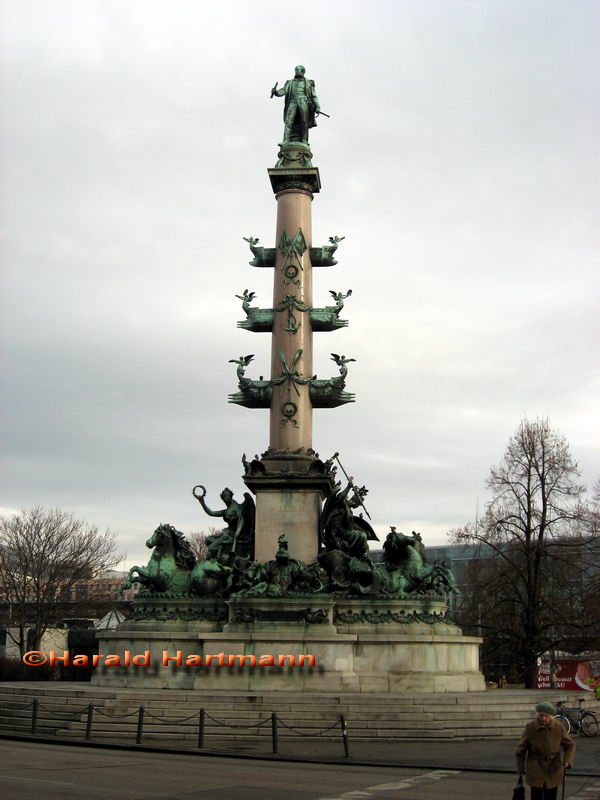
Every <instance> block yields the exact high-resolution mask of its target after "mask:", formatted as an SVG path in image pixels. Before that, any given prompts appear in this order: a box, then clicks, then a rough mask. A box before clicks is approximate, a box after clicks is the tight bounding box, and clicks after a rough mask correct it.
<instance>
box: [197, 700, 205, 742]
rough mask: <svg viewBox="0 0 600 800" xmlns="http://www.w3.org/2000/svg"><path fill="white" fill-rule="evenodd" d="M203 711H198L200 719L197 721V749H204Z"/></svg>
mask: <svg viewBox="0 0 600 800" xmlns="http://www.w3.org/2000/svg"><path fill="white" fill-rule="evenodd" d="M204 713H205V712H204V709H203V708H201V709H200V719H199V720H198V747H204Z"/></svg>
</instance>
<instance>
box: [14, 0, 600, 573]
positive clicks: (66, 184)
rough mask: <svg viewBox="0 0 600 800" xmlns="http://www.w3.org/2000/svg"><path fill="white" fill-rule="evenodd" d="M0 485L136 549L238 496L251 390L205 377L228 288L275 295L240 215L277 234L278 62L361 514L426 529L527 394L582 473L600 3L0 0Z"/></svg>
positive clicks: (592, 431) (598, 393)
mask: <svg viewBox="0 0 600 800" xmlns="http://www.w3.org/2000/svg"><path fill="white" fill-rule="evenodd" d="M0 8H1V19H0V73H1V78H0V80H1V91H2V94H1V111H2V118H3V133H2V135H1V157H2V165H1V169H2V188H1V190H0V196H1V197H0V199H1V207H0V215H1V224H2V238H1V247H2V264H3V277H2V300H1V303H2V307H1V327H2V345H3V347H2V367H1V375H2V384H3V387H2V391H3V398H2V405H3V422H2V465H1V466H2V475H1V493H0V506H1V507H2V510H3V511H4V512H12V511H14V510H18V509H19V508H23V507H30V506H32V505H34V504H43V505H52V506H58V507H60V508H63V509H66V510H69V511H72V512H74V513H75V514H77V515H80V516H83V517H84V518H86V519H87V520H88V521H89V522H92V523H95V524H96V525H98V526H99V527H101V528H105V527H107V526H108V527H111V528H112V529H114V530H116V531H118V532H119V535H120V541H121V544H122V547H123V548H125V549H126V550H127V551H128V559H127V563H128V564H131V563H136V562H137V563H146V561H147V558H148V555H149V553H148V551H147V550H146V548H145V547H144V542H145V540H146V538H147V537H148V536H149V535H150V534H151V533H152V531H153V530H154V528H155V527H156V526H157V525H158V524H160V523H161V522H170V523H172V524H174V525H175V526H176V527H177V528H179V529H180V530H182V531H184V532H185V533H190V532H192V531H195V530H203V529H204V530H206V529H207V528H208V526H209V525H210V524H211V523H212V522H213V520H211V519H210V518H208V517H206V516H205V515H204V514H203V512H202V510H201V509H200V507H199V506H198V504H197V503H196V501H195V500H193V498H192V497H191V494H190V492H191V488H192V486H194V484H196V483H203V484H205V485H206V486H207V489H208V497H207V501H208V504H209V505H211V506H212V507H213V508H214V507H219V503H220V501H219V499H218V493H219V491H220V490H221V489H222V488H223V487H224V486H226V485H227V486H230V487H231V488H232V489H233V490H234V491H235V493H236V497H238V499H239V498H241V493H242V491H243V490H244V488H245V487H244V485H243V482H242V480H241V473H242V468H241V463H240V459H241V455H242V453H244V452H245V453H247V454H248V455H253V454H254V453H255V452H262V451H263V450H264V449H265V448H266V446H267V445H268V412H267V411H256V410H249V409H245V408H241V407H238V406H234V405H228V404H227V394H228V393H229V392H232V391H235V390H236V388H237V387H236V378H235V365H232V364H228V363H227V362H228V359H230V358H235V357H237V356H239V354H240V353H244V354H245V353H255V354H256V359H255V361H254V362H253V364H252V365H251V366H250V368H249V369H248V373H247V374H248V377H253V378H256V377H258V375H259V373H260V374H264V373H268V364H269V337H268V336H267V335H266V334H262V335H261V334H252V333H249V332H248V331H244V330H238V329H236V321H237V320H239V319H242V318H243V313H242V312H241V308H240V304H239V301H238V300H236V299H235V297H234V295H235V294H241V292H242V291H243V290H244V289H245V288H248V289H250V290H254V291H256V292H257V294H258V297H257V301H258V304H259V305H261V306H263V307H265V306H266V307H268V306H269V305H270V301H271V292H272V273H271V272H270V271H269V270H257V269H253V268H252V267H250V266H249V265H248V261H249V259H250V258H251V255H250V253H249V250H248V247H247V244H246V243H245V242H244V241H243V240H242V237H243V236H250V235H254V236H259V237H260V238H261V243H262V244H264V245H265V246H273V245H274V232H275V212H276V205H275V201H274V198H273V193H272V191H271V188H270V185H269V181H268V178H267V172H266V170H267V168H268V167H271V166H274V163H275V160H276V156H277V142H278V141H280V138H281V135H282V109H283V100H282V99H273V100H270V99H269V92H270V88H271V86H272V85H273V84H274V83H275V81H279V84H280V85H282V83H283V81H284V80H286V79H287V78H289V77H291V76H292V74H293V67H294V65H295V64H297V63H302V64H304V65H305V66H306V70H307V76H308V77H310V78H312V79H314V80H315V81H316V87H317V93H318V95H319V98H320V101H321V106H322V108H323V110H324V111H326V112H327V113H329V114H330V115H331V119H325V118H323V117H321V118H320V120H319V124H318V127H317V128H316V129H314V130H312V131H311V144H312V148H313V152H314V154H315V158H314V163H315V164H316V165H317V166H318V167H319V169H320V172H321V181H322V185H323V188H322V192H321V194H319V195H316V196H315V200H314V202H313V239H314V242H315V244H321V243H325V242H326V241H327V238H328V237H329V236H331V235H333V234H338V235H345V236H346V239H345V240H344V241H343V242H342V244H341V245H340V248H339V250H338V260H339V264H338V266H337V267H334V268H332V269H327V270H325V269H322V270H318V271H315V293H314V302H315V305H325V304H326V303H327V302H328V299H329V294H328V291H329V289H336V290H344V291H345V290H347V289H348V288H351V289H352V290H353V294H352V297H351V298H350V299H349V300H348V301H347V302H346V307H345V309H344V314H343V316H345V317H346V318H347V319H349V320H350V325H349V327H348V328H347V329H345V330H343V331H338V332H335V333H328V334H325V333H322V334H317V335H316V336H315V352H316V360H315V366H316V372H317V373H318V375H319V377H329V376H332V375H334V374H336V372H337V369H336V367H335V365H334V364H333V363H332V362H330V361H329V354H330V353H331V351H334V352H337V353H345V354H346V355H347V356H352V357H354V358H356V359H357V361H356V363H355V364H351V365H350V368H351V369H350V373H349V377H348V387H347V388H348V390H349V391H353V392H355V393H356V403H355V404H354V405H353V406H345V407H342V408H338V409H333V410H327V409H324V410H317V411H316V412H315V425H314V447H315V449H316V450H318V451H319V452H320V454H321V456H322V457H324V458H326V457H329V456H330V455H331V454H332V453H333V452H334V451H335V450H339V452H340V457H341V459H342V462H343V463H344V466H345V467H346V469H347V470H348V472H349V473H350V474H352V475H354V476H355V477H356V479H357V480H358V481H360V483H365V484H366V485H367V486H368V487H369V489H370V493H369V496H368V503H367V508H368V509H369V511H370V513H371V515H372V517H373V520H374V525H375V528H376V530H377V531H378V532H380V533H385V531H386V530H387V527H388V525H389V524H393V525H396V526H397V527H398V529H399V530H403V531H405V532H410V531H411V530H412V529H416V530H420V531H421V532H422V533H423V537H424V540H425V542H426V543H427V544H436V543H442V542H444V541H445V540H446V533H447V531H448V530H449V529H450V528H452V527H454V526H457V525H460V524H463V523H465V522H467V521H468V520H470V519H472V518H473V516H474V514H475V509H476V506H477V503H478V502H479V504H480V508H482V507H483V505H484V503H485V500H486V498H487V493H486V489H485V479H486V477H487V474H488V472H489V468H490V466H491V465H492V464H494V463H497V462H498V461H499V459H500V458H501V456H502V453H503V452H504V449H505V447H506V444H507V442H508V439H509V437H510V436H511V434H512V433H513V432H514V430H515V429H516V427H517V425H518V424H519V421H520V420H521V418H522V417H523V416H525V415H526V416H528V417H530V418H535V417H536V416H547V417H549V419H550V423H551V425H552V426H553V427H555V428H557V429H559V430H560V431H561V432H562V433H563V434H564V435H565V436H566V437H567V439H568V440H569V442H570V444H571V449H572V453H573V455H574V457H575V459H576V460H577V461H578V462H579V465H580V467H581V470H582V474H583V481H584V482H585V483H586V484H587V485H588V486H591V485H592V484H593V483H594V481H595V480H596V479H597V478H598V476H599V475H600V450H599V443H600V422H599V415H598V409H599V408H600V378H599V369H598V334H599V330H598V329H599V327H600V325H599V314H598V297H599V277H598V276H599V270H598V231H599V229H600V226H599V219H598V217H599V214H598V206H599V203H598V187H599V185H600V175H599V172H600V169H599V167H600V158H599V148H598V141H600V124H599V122H600V120H599V111H598V77H599V66H600V49H599V48H598V39H599V35H600V3H598V2H597V0H592V2H586V1H585V0H569V2H567V1H566V0H565V1H564V2H553V0H539V2H527V0H518V2H511V0H479V1H478V0H463V1H462V2H458V1H453V0H405V2H398V0H394V1H393V2H383V1H382V0H379V1H378V0H375V1H374V0H369V1H368V2H352V1H350V2H348V1H347V0H346V1H345V2H321V3H318V4H314V3H313V4H303V3H280V2H277V3H275V2H252V3H250V2H228V1H227V0H225V1H224V2H220V3H214V2H203V1H202V0H195V2H189V1H188V0H169V2H158V1H153V0H143V2H142V0H136V2H130V1H128V0H115V2H112V0H102V1H101V2H90V1H89V0H72V2H66V1H65V2H60V1H59V0H39V2H32V1H31V0H18V1H16V2H13V1H12V0H10V1H7V0H2V2H1V4H0Z"/></svg>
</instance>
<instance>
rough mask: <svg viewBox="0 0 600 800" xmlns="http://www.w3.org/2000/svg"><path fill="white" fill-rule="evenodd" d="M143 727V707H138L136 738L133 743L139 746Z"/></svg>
mask: <svg viewBox="0 0 600 800" xmlns="http://www.w3.org/2000/svg"><path fill="white" fill-rule="evenodd" d="M143 725H144V706H140V711H139V714H138V724H137V736H136V737H135V743H136V744H141V743H142V726H143Z"/></svg>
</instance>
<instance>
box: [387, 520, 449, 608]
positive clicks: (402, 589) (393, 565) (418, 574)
mask: <svg viewBox="0 0 600 800" xmlns="http://www.w3.org/2000/svg"><path fill="white" fill-rule="evenodd" d="M383 552H384V558H383V565H379V572H380V575H381V577H382V590H383V591H384V592H385V593H386V594H398V595H403V594H406V593H410V592H416V593H418V594H426V593H428V592H433V593H435V594H449V593H458V589H457V588H456V583H455V581H454V575H453V574H452V571H451V570H450V569H449V568H448V567H447V566H446V564H444V563H443V562H442V563H437V562H436V563H435V564H427V563H425V562H424V561H423V556H422V555H421V552H423V553H424V548H423V547H422V542H421V537H420V535H419V534H415V533H414V532H413V536H412V537H409V536H405V535H404V534H403V533H399V532H398V531H396V529H395V528H392V529H391V531H390V532H389V533H388V535H387V538H386V540H385V542H384V545H383Z"/></svg>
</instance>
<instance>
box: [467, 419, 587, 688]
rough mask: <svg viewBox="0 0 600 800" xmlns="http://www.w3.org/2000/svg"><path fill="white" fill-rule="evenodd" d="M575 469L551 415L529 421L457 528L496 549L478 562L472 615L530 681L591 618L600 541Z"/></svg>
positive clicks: (495, 652)
mask: <svg viewBox="0 0 600 800" xmlns="http://www.w3.org/2000/svg"><path fill="white" fill-rule="evenodd" d="M579 477H580V473H579V470H578V467H577V464H576V463H575V461H574V460H573V458H572V456H571V453H570V452H569V446H568V443H567V441H566V439H565V438H564V437H563V436H561V435H560V434H559V433H558V432H556V431H553V430H552V429H551V428H550V426H549V423H548V420H545V419H544V420H540V419H538V420H536V421H535V422H530V421H529V420H523V421H522V422H521V424H520V425H519V427H518V429H517V431H516V432H515V434H514V435H513V436H512V437H511V439H510V441H509V444H508V447H507V450H506V452H505V454H504V456H503V458H502V461H501V463H500V465H499V466H497V467H493V468H492V470H491V472H490V477H489V478H488V481H487V486H488V488H489V489H490V490H491V492H492V499H491V501H490V502H489V503H488V505H487V507H486V511H485V514H484V516H483V518H482V519H481V520H478V521H477V522H476V523H475V524H469V525H466V526H465V527H463V528H460V529H458V530H455V531H452V534H451V535H452V538H453V540H454V541H455V542H460V543H465V544H472V545H487V547H488V548H491V551H492V552H493V553H494V557H493V558H491V559H489V558H488V559H483V560H482V561H481V562H480V563H479V568H478V575H477V579H476V580H475V581H474V584H473V595H472V597H471V599H470V601H467V603H466V604H465V606H466V608H468V615H467V616H468V618H469V620H470V623H471V626H473V625H474V622H475V620H476V619H477V621H478V624H479V629H480V630H481V632H482V633H483V635H484V637H486V635H487V636H488V637H489V640H490V641H489V642H488V643H487V650H488V654H489V655H490V658H491V660H493V659H494V658H495V657H496V656H500V657H501V658H504V657H510V658H512V660H513V662H514V663H515V665H516V667H517V669H518V670H519V672H520V673H521V675H522V676H523V677H524V679H525V684H526V686H528V687H531V686H532V685H533V681H534V678H535V673H536V662H537V658H538V656H539V655H541V653H543V652H545V651H546V650H548V649H550V648H553V647H555V646H557V645H558V644H559V643H561V642H563V643H564V642H565V641H569V640H570V641H571V644H572V645H573V644H575V643H576V642H577V641H578V645H577V646H580V647H581V646H582V645H583V642H584V641H585V642H587V641H588V638H589V637H588V638H586V635H587V634H588V633H589V632H590V631H592V630H593V628H594V624H595V623H594V620H593V618H592V617H591V616H590V614H589V612H588V610H587V609H589V607H590V605H589V602H590V598H589V597H588V595H589V593H590V592H591V591H592V583H591V582H590V581H589V580H588V579H587V577H586V575H588V573H589V568H590V566H591V565H592V564H593V563H597V561H598V544H599V541H598V534H597V532H596V533H594V530H593V529H592V527H591V525H590V519H591V517H590V512H589V510H588V509H587V508H586V507H585V506H584V505H583V504H582V502H581V495H582V494H583V492H584V491H585V488H584V487H583V486H582V485H581V484H580V483H579V482H578V479H579ZM469 605H470V607H469ZM475 609H477V610H475ZM578 637H579V638H578ZM485 649H486V648H485V647H484V651H485Z"/></svg>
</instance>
